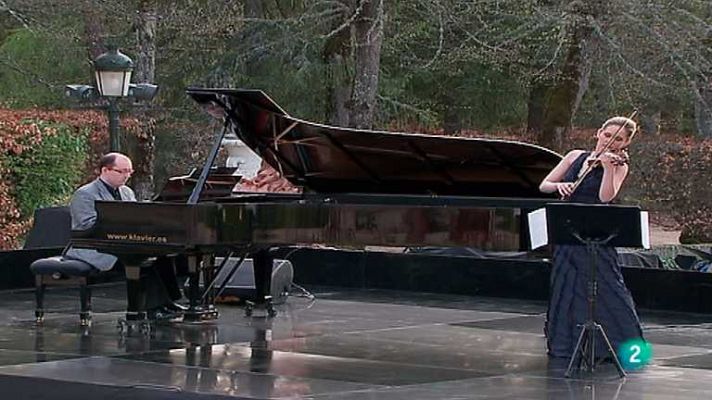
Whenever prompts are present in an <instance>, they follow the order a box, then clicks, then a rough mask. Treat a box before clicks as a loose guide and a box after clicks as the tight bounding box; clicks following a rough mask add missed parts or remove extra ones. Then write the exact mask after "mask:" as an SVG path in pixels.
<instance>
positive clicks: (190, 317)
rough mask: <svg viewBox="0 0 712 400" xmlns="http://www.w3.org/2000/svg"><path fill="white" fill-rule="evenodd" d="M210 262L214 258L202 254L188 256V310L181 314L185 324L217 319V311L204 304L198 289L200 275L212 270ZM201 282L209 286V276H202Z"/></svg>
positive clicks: (212, 306) (213, 307)
mask: <svg viewBox="0 0 712 400" xmlns="http://www.w3.org/2000/svg"><path fill="white" fill-rule="evenodd" d="M211 260H214V257H212V256H208V255H203V254H189V255H188V277H189V280H190V284H189V286H188V293H187V297H188V300H189V302H190V303H189V304H190V305H189V307H188V310H187V311H186V312H185V313H184V314H183V321H185V322H200V321H207V320H213V319H217V317H218V311H217V309H216V308H215V306H214V305H213V304H206V302H205V301H204V299H203V293H202V291H201V289H200V276H201V273H203V274H204V273H205V271H206V270H207V269H210V270H212V269H213V268H214V266H213V265H209V264H211ZM203 282H204V283H205V286H206V288H207V286H208V285H209V284H210V276H209V274H208V275H203Z"/></svg>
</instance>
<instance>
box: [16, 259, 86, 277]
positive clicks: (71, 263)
mask: <svg viewBox="0 0 712 400" xmlns="http://www.w3.org/2000/svg"><path fill="white" fill-rule="evenodd" d="M30 271H32V273H33V274H35V275H52V274H55V273H61V274H63V275H66V276H89V275H92V274H94V273H96V272H98V270H97V269H95V268H94V267H92V266H91V265H89V264H87V263H85V262H84V261H80V260H73V259H69V258H64V257H62V256H55V257H47V258H41V259H39V260H37V261H35V262H33V263H32V264H30Z"/></svg>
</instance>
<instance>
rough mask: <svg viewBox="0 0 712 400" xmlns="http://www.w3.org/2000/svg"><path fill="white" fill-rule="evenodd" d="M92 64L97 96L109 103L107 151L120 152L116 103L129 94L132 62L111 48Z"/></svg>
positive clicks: (114, 48) (116, 49) (117, 50)
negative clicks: (119, 98)
mask: <svg viewBox="0 0 712 400" xmlns="http://www.w3.org/2000/svg"><path fill="white" fill-rule="evenodd" d="M93 64H94V74H95V75H96V86H97V89H98V91H99V95H100V96H103V97H106V98H107V99H108V101H109V107H108V108H107V110H108V111H109V146H110V148H109V149H110V150H111V151H120V150H121V142H120V141H119V107H118V105H117V104H116V101H117V98H118V97H126V96H128V94H129V84H130V82H131V73H132V72H133V60H131V59H130V58H129V57H128V56H127V55H125V54H123V53H121V52H120V51H119V49H118V48H116V47H111V48H109V51H107V52H106V53H104V54H102V55H100V56H99V57H97V58H96V59H95V60H94V62H93Z"/></svg>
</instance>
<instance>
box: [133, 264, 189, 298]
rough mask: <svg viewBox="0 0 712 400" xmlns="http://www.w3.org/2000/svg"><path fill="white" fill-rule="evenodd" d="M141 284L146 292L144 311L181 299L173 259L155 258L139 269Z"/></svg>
mask: <svg viewBox="0 0 712 400" xmlns="http://www.w3.org/2000/svg"><path fill="white" fill-rule="evenodd" d="M141 282H142V284H143V285H142V286H143V287H144V288H145V290H146V309H147V310H150V309H153V308H157V307H160V306H163V305H166V304H168V303H170V302H173V301H176V300H178V299H180V298H181V297H183V295H182V294H181V291H180V287H179V285H178V277H177V276H176V272H175V267H174V266H173V259H172V258H170V257H157V258H156V259H155V260H148V261H147V262H146V263H144V265H142V268H141Z"/></svg>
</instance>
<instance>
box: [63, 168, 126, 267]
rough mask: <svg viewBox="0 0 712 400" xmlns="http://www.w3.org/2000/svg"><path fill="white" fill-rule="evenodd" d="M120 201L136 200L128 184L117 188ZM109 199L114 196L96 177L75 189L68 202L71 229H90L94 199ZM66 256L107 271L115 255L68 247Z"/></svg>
mask: <svg viewBox="0 0 712 400" xmlns="http://www.w3.org/2000/svg"><path fill="white" fill-rule="evenodd" d="M119 193H120V194H121V201H136V195H135V194H134V192H133V190H131V188H130V187H128V186H121V187H120V188H119ZM96 200H109V201H115V199H114V196H113V195H112V194H111V192H109V189H107V188H106V185H104V183H102V182H101V180H99V178H96V179H95V180H94V181H92V182H90V183H87V184H86V185H84V186H82V187H80V188H79V189H77V191H76V192H74V195H73V196H72V201H71V202H70V203H69V211H70V213H71V214H72V230H73V231H82V230H87V229H90V228H91V227H92V226H94V223H95V222H96V208H95V207H94V201H96ZM64 256H65V257H67V258H73V259H75V260H82V261H84V262H86V263H88V264H91V265H92V266H93V267H94V268H96V269H98V270H100V271H108V270H110V269H111V268H113V267H114V263H116V257H114V256H112V255H111V254H105V253H100V252H98V251H96V250H89V249H75V248H70V249H69V250H68V251H67V252H66V253H65V255H64Z"/></svg>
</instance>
